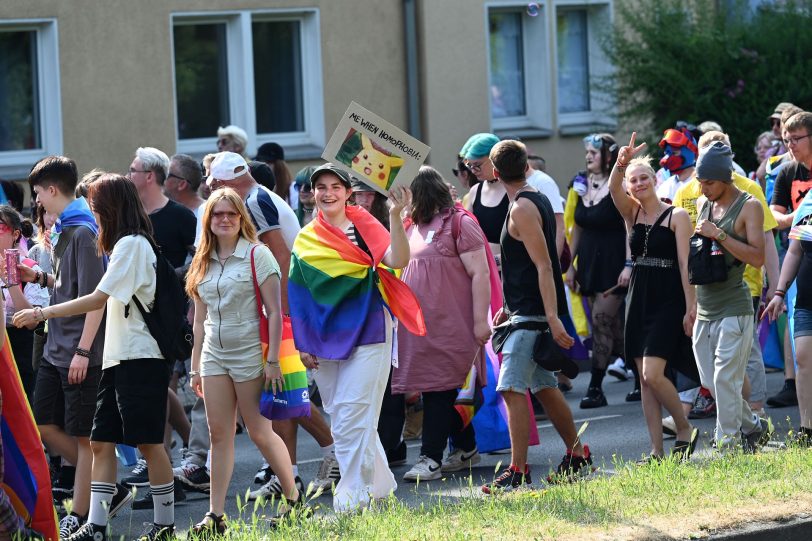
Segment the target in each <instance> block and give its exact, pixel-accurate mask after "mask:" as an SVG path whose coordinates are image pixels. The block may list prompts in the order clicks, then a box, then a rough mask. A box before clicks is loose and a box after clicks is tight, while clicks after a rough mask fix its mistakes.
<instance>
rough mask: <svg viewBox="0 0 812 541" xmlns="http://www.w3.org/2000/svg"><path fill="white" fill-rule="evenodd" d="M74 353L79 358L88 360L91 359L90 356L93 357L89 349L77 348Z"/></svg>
mask: <svg viewBox="0 0 812 541" xmlns="http://www.w3.org/2000/svg"><path fill="white" fill-rule="evenodd" d="M73 353H74V354H75V355H78V356H79V357H85V358H88V359H89V358H90V355H91V352H90V350H89V349H85V348H80V347H77V348H76V349H74V350H73Z"/></svg>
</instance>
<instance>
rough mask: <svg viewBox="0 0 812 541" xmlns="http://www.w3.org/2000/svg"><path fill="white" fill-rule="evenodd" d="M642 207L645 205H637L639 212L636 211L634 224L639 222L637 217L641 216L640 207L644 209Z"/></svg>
mask: <svg viewBox="0 0 812 541" xmlns="http://www.w3.org/2000/svg"><path fill="white" fill-rule="evenodd" d="M642 208H643V207H641V206H638V207H637V212H635V213H634V224H632V225H635V224H636V223H637V218H638V217H639V216H640V209H642Z"/></svg>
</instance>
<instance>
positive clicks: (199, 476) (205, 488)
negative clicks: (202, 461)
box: [172, 462, 211, 494]
mask: <svg viewBox="0 0 812 541" xmlns="http://www.w3.org/2000/svg"><path fill="white" fill-rule="evenodd" d="M172 473H173V474H174V475H175V479H177V480H178V481H180V482H181V483H183V488H184V489H186V490H194V491H197V492H203V493H204V494H208V493H209V490H210V488H211V477H209V472H208V470H206V466H198V465H196V464H193V463H191V462H189V463H186V464H183V465H182V466H180V467H178V468H174V469H173V470H172Z"/></svg>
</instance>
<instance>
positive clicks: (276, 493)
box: [248, 475, 305, 501]
mask: <svg viewBox="0 0 812 541" xmlns="http://www.w3.org/2000/svg"><path fill="white" fill-rule="evenodd" d="M294 482H295V483H296V489H297V490H298V491H299V492H301V493H302V494H304V493H305V487H304V483H302V478H301V477H299V476H298V475H297V476H296V478H295V480H294ZM281 496H282V483H281V482H280V481H279V477H277V476H276V475H272V476H271V479H270V481H268V482H267V483H265V484H264V485H262V486H261V487H259V488H258V489H256V490H252V491H251V492H249V493H248V501H253V500H258V499H260V498H262V499H263V500H272V499H274V498H279V497H281Z"/></svg>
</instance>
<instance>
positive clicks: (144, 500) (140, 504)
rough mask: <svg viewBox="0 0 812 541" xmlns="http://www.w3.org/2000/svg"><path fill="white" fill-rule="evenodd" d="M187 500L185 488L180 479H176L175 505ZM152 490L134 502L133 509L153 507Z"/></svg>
mask: <svg viewBox="0 0 812 541" xmlns="http://www.w3.org/2000/svg"><path fill="white" fill-rule="evenodd" d="M185 501H186V492H185V491H184V490H183V485H182V484H181V482H180V481H178V480H177V479H175V505H177V504H178V503H180V502H185ZM153 508H154V504H153V502H152V490H149V489H148V490H147V491H146V492H144V495H143V496H141V497H140V498H138V499H137V500H135V501H134V502H133V509H136V510H141V509H153Z"/></svg>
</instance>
